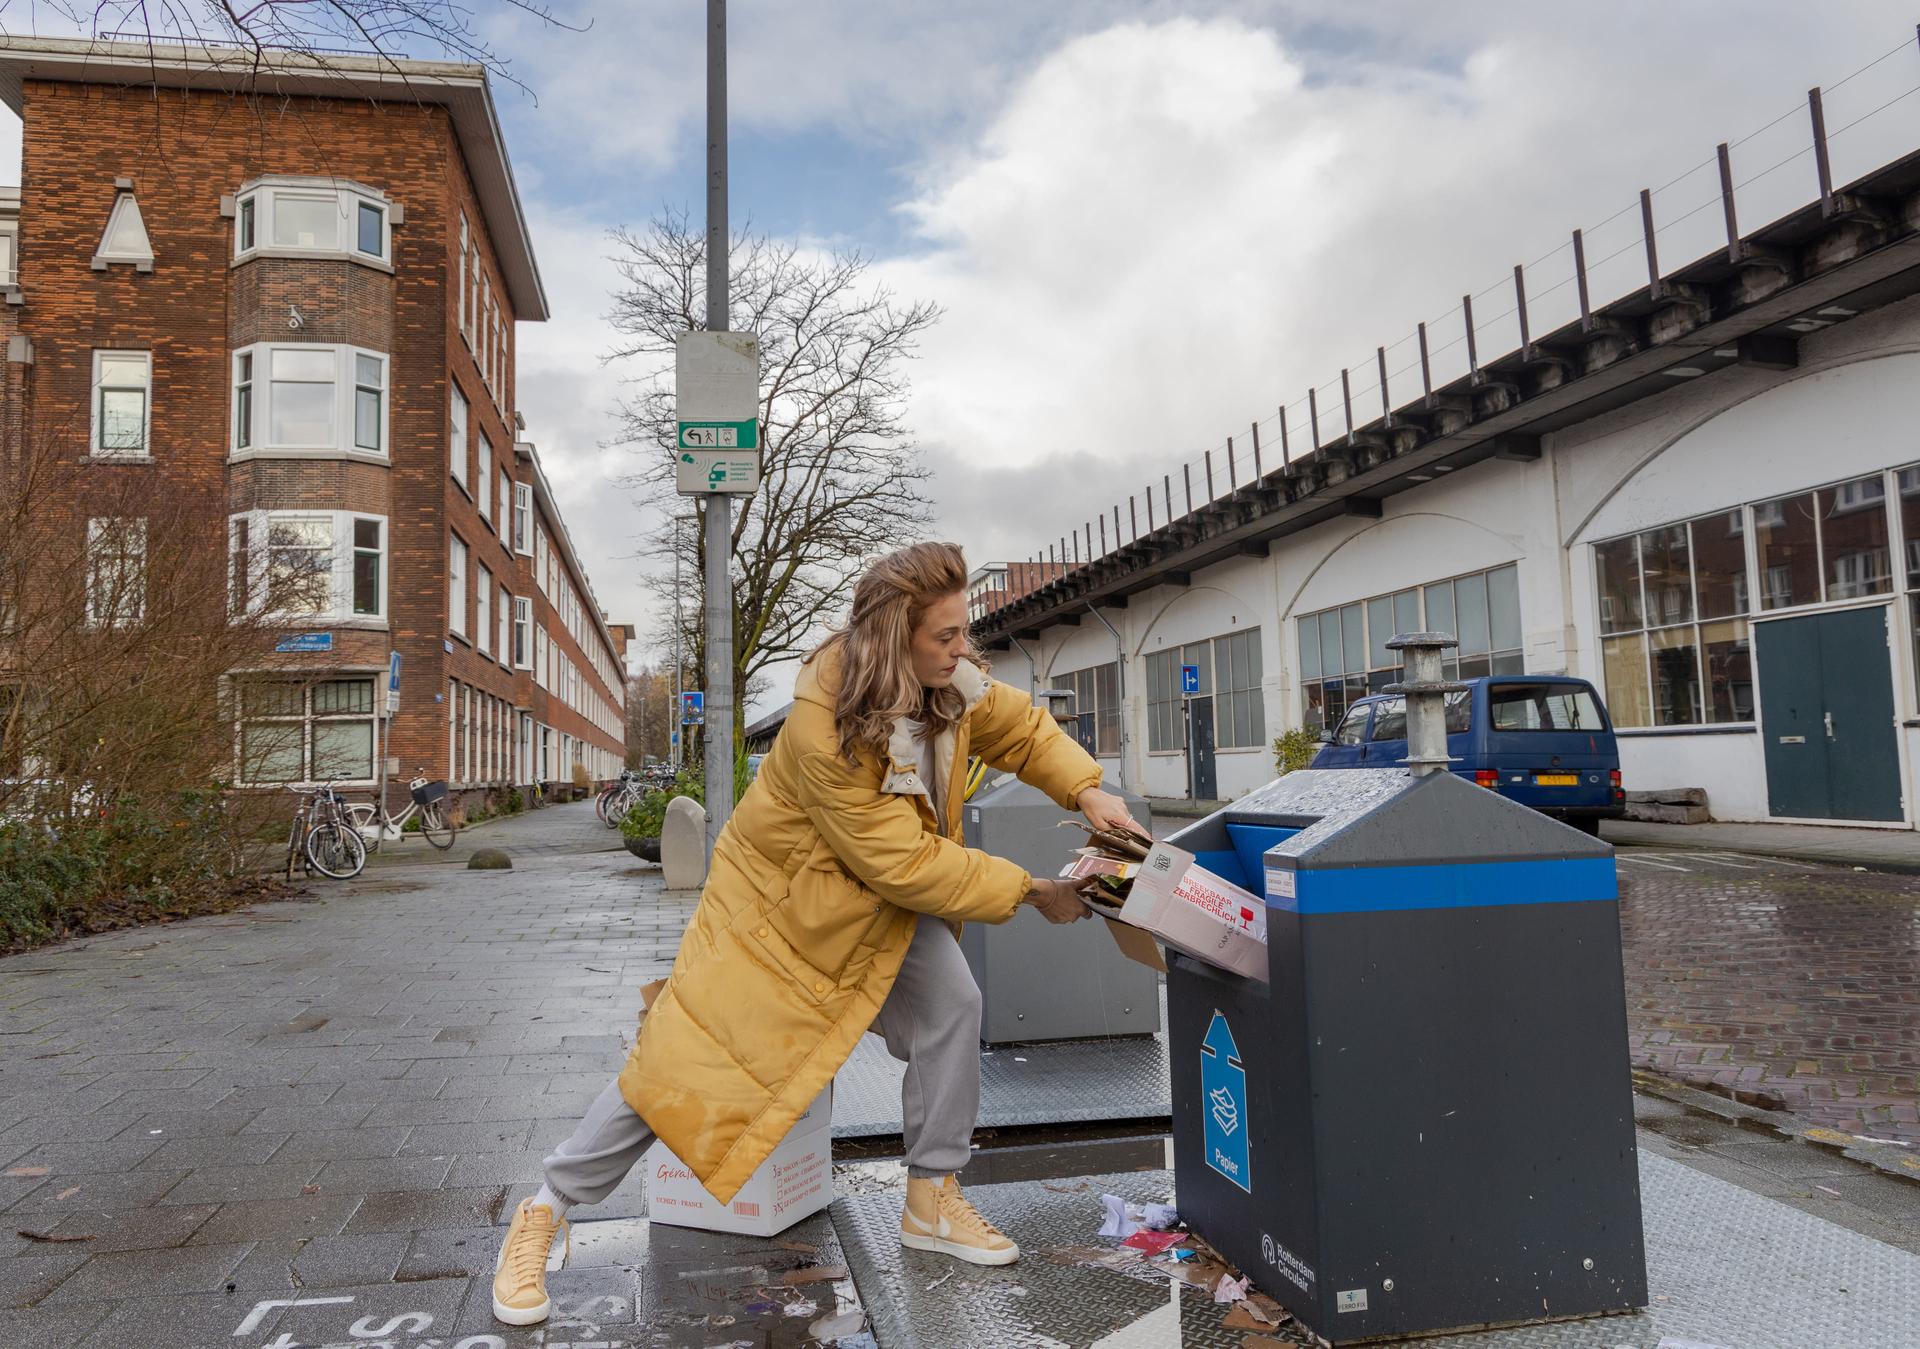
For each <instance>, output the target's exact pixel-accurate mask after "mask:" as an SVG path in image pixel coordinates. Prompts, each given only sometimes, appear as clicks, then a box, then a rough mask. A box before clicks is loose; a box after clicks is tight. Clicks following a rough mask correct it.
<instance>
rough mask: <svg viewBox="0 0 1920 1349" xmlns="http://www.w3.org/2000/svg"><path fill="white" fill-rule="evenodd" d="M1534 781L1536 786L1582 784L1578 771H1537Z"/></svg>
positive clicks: (1573, 785)
mask: <svg viewBox="0 0 1920 1349" xmlns="http://www.w3.org/2000/svg"><path fill="white" fill-rule="evenodd" d="M1533 782H1534V785H1535V786H1536V787H1577V786H1579V785H1580V775H1579V774H1578V773H1535V774H1534V775H1533Z"/></svg>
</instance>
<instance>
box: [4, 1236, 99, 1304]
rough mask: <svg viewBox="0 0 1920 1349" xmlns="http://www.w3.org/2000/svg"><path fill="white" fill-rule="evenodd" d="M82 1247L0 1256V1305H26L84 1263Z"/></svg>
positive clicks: (85, 1261)
mask: <svg viewBox="0 0 1920 1349" xmlns="http://www.w3.org/2000/svg"><path fill="white" fill-rule="evenodd" d="M88 1258H89V1257H88V1255H87V1253H86V1252H85V1251H75V1250H65V1251H36V1252H35V1253H33V1254H31V1255H15V1256H10V1257H8V1258H7V1259H5V1260H0V1307H28V1306H32V1305H33V1304H34V1303H36V1302H38V1301H40V1299H41V1298H43V1297H46V1296H47V1295H48V1294H49V1293H51V1292H53V1291H54V1290H55V1289H56V1288H58V1287H59V1286H60V1284H61V1283H63V1282H64V1281H65V1280H66V1279H67V1278H68V1277H69V1276H71V1275H72V1274H73V1272H74V1271H75V1270H76V1269H79V1268H80V1266H82V1265H84V1264H86V1263H87V1260H88Z"/></svg>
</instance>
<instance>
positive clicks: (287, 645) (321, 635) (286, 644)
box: [273, 632, 333, 651]
mask: <svg viewBox="0 0 1920 1349" xmlns="http://www.w3.org/2000/svg"><path fill="white" fill-rule="evenodd" d="M273 649H274V650H275V651H331V650H333V634H332V633H330V632H297V633H295V634H294V635H293V636H291V637H282V638H281V639H280V640H279V641H277V642H275V643H274V644H273Z"/></svg>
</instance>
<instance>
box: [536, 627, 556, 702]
mask: <svg viewBox="0 0 1920 1349" xmlns="http://www.w3.org/2000/svg"><path fill="white" fill-rule="evenodd" d="M533 682H534V683H535V684H538V685H539V686H540V687H541V688H543V689H551V687H552V686H551V685H549V684H548V683H547V634H546V633H545V632H544V631H543V630H541V629H538V628H536V629H535V630H534V634H533Z"/></svg>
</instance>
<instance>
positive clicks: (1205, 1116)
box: [1200, 1010, 1253, 1194]
mask: <svg viewBox="0 0 1920 1349" xmlns="http://www.w3.org/2000/svg"><path fill="white" fill-rule="evenodd" d="M1200 1092H1201V1095H1202V1097H1203V1098H1204V1099H1203V1100H1202V1101H1201V1103H1200V1107H1201V1121H1202V1125H1203V1128H1202V1144H1203V1146H1204V1147H1205V1148H1206V1154H1207V1165H1208V1166H1209V1167H1211V1168H1213V1169H1214V1170H1215V1171H1218V1172H1219V1173H1220V1174H1221V1175H1223V1176H1225V1177H1226V1178H1227V1179H1228V1180H1230V1181H1232V1182H1233V1183H1234V1184H1235V1185H1238V1186H1239V1187H1240V1188H1241V1189H1242V1190H1245V1191H1246V1192H1247V1193H1248V1194H1252V1193H1253V1164H1252V1156H1251V1153H1250V1150H1249V1149H1248V1147H1247V1069H1246V1065H1245V1064H1243V1063H1242V1062H1241V1061H1240V1046H1239V1045H1237V1044H1235V1043H1234V1040H1233V1030H1232V1028H1230V1027H1229V1026H1228V1025H1227V1017H1226V1013H1224V1012H1221V1011H1217V1010H1216V1011H1215V1012H1214V1014H1213V1022H1212V1024H1210V1025H1209V1026H1208V1027H1207V1034H1206V1037H1205V1038H1204V1039H1202V1040H1201V1042H1200Z"/></svg>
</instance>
